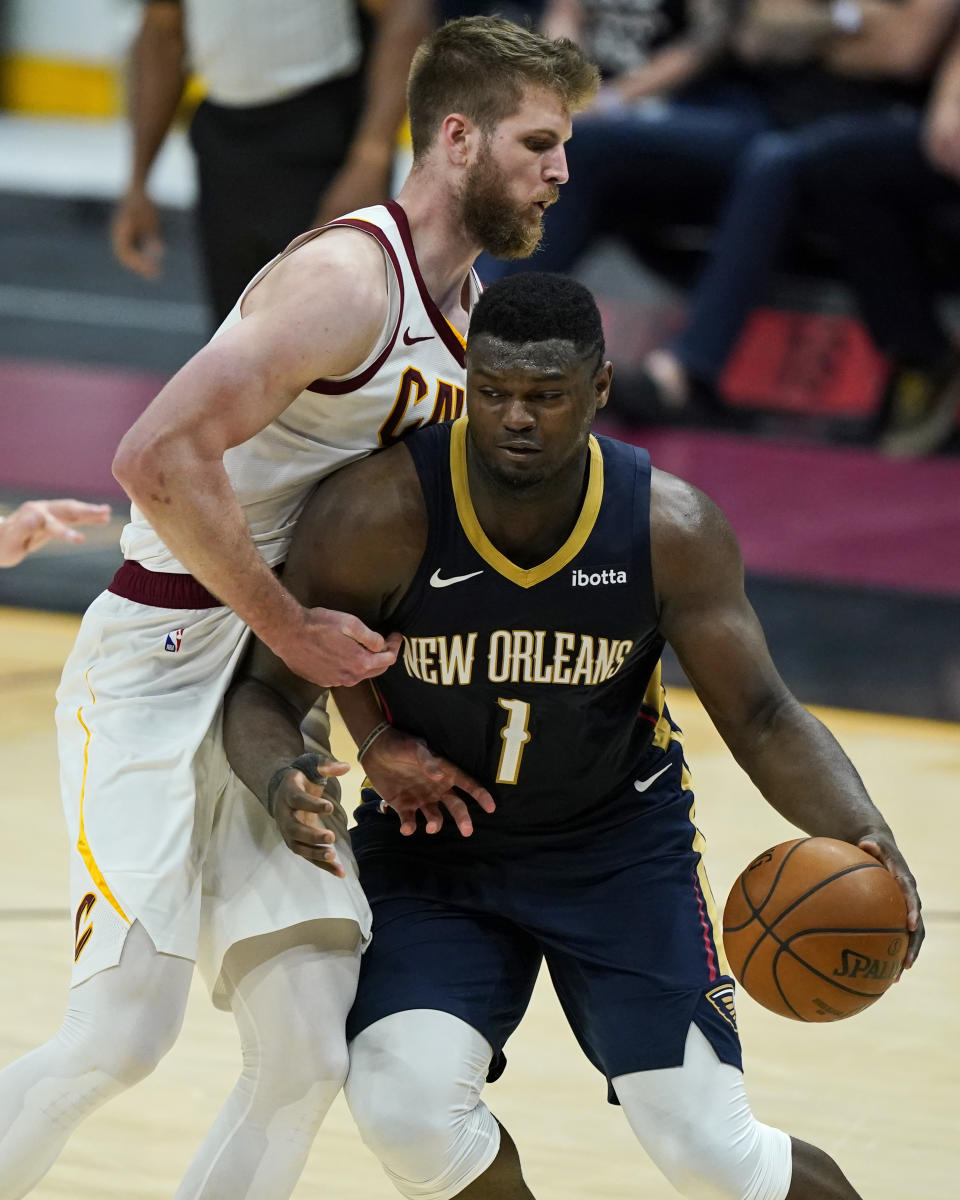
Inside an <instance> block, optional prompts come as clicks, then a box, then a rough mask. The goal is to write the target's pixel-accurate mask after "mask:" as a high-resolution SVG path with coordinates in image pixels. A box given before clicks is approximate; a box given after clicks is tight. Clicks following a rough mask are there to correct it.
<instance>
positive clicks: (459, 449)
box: [450, 417, 603, 588]
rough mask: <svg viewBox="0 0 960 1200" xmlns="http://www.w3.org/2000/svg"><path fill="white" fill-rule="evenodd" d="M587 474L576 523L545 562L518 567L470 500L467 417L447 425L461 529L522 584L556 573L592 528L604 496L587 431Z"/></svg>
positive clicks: (599, 459) (594, 444)
mask: <svg viewBox="0 0 960 1200" xmlns="http://www.w3.org/2000/svg"><path fill="white" fill-rule="evenodd" d="M589 451H590V477H589V479H588V481H587V494H586V495H585V496H584V498H583V507H582V508H581V510H580V516H579V517H577V523H576V525H574V527H573V530H572V531H571V533H570V536H569V537H568V538H567V540H566V541H565V542H564V543H563V545H562V546H561V547H560V549H559V550H557V552H556V553H555V554H552V555H551V556H550V557H549V558H548V559H547V560H546V562H542V563H540V564H539V565H538V566H536V567H529V568H524V567H518V566H517V565H516V563H513V562H511V561H510V559H509V558H507V556H506V555H505V554H501V553H500V551H499V550H498V549H497V548H496V546H495V545H494V544H493V542H491V541H490V539H489V538H488V537H487V535H486V533H484V531H483V527H482V526H481V524H480V522H479V520H478V519H477V514H476V510H475V509H474V507H473V500H472V499H471V496H470V482H469V479H468V477H467V418H466V417H461V418H460V419H459V420H457V421H454V422H453V425H452V426H451V427H450V478H451V480H452V481H453V498H454V502H455V503H456V506H457V516H458V517H459V518H460V524H461V526H462V527H463V532H464V533H465V534H466V535H467V539H468V540H469V542H470V545H471V546H473V548H474V550H476V552H477V553H478V554H479V555H480V557H481V558H482V559H483V560H484V562H486V563H488V564H489V565H490V566H491V567H493V569H494V570H495V571H497V572H499V574H501V575H503V576H504V578H505V579H509V580H510V582H511V583H515V584H517V585H518V586H519V587H522V588H529V587H533V586H534V584H537V583H542V582H543V581H544V580H545V579H549V578H550V576H551V575H556V573H557V572H558V571H561V570H563V568H564V567H565V566H566V565H567V563H569V562H571V561H572V560H573V559H574V558H576V556H577V555H578V554H579V553H580V551H581V550H582V549H583V547H584V546H585V545H586V542H587V538H588V537H589V536H590V534H591V533H592V532H593V527H594V525H595V524H596V522H597V515H598V513H599V512H600V502H601V501H602V499H603V454H602V453H601V450H600V443H599V442H598V441H597V439H596V438H595V437H594V436H593V435H592V434H591V435H590V444H589Z"/></svg>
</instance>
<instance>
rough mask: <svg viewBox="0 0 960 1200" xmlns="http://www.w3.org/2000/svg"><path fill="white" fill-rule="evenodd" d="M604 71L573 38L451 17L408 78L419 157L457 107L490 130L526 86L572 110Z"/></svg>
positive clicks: (493, 20) (496, 20)
mask: <svg viewBox="0 0 960 1200" xmlns="http://www.w3.org/2000/svg"><path fill="white" fill-rule="evenodd" d="M599 82H600V76H599V73H598V71H597V68H596V67H595V66H594V65H593V63H591V62H590V61H589V60H588V59H587V58H586V57H585V56H584V54H583V52H582V51H581V50H580V48H579V47H578V46H576V45H575V44H574V43H573V42H571V41H570V39H569V38H556V39H554V40H551V39H550V38H546V37H543V36H542V34H539V33H536V32H534V31H533V30H532V29H525V28H523V27H522V26H520V25H515V24H514V23H513V22H512V21H507V20H504V19H503V18H502V17H461V18H459V19H458V20H456V21H448V22H447V23H446V24H445V25H442V26H441V27H440V28H439V29H438V30H437V31H436V32H435V33H434V34H432V35H431V36H430V37H428V38H426V39H425V40H424V41H423V42H421V43H420V45H419V46H418V47H417V51H416V53H415V54H414V56H413V62H412V63H411V65H410V76H409V79H408V81H407V107H408V110H409V113H410V133H411V137H412V140H413V157H414V159H418V158H420V157H421V155H423V154H424V152H425V151H426V150H427V149H428V148H429V146H430V144H431V143H432V142H433V139H434V137H435V136H436V133H437V130H438V129H439V128H440V124H441V122H442V121H443V119H444V117H446V116H447V115H448V114H449V113H451V112H459V113H463V115H464V116H466V117H469V118H470V120H471V121H474V122H475V123H476V124H477V125H478V126H479V127H480V128H481V129H482V130H483V131H484V132H485V133H489V132H490V131H491V130H492V129H493V128H494V127H495V126H496V125H497V124H498V123H499V122H500V121H502V120H503V119H504V118H505V117H508V116H510V115H511V114H512V113H515V112H516V111H517V109H518V108H519V107H520V103H521V99H522V96H523V91H524V88H526V87H539V88H544V89H546V90H547V91H550V92H553V93H555V94H556V95H557V96H558V97H559V99H560V100H561V101H562V102H563V104H564V106H565V107H566V108H567V109H568V110H569V111H570V112H576V111H577V110H578V109H580V108H584V107H585V106H586V105H587V104H589V103H590V101H591V100H592V99H593V96H594V94H595V93H596V90H597V87H598V85H599Z"/></svg>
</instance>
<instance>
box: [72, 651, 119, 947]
mask: <svg viewBox="0 0 960 1200" xmlns="http://www.w3.org/2000/svg"><path fill="white" fill-rule="evenodd" d="M89 675H90V672H89V671H87V673H86V675H84V677H83V680H84V683H86V685H87V691H89V693H90V700H91V703H93V704H96V702H97V698H96V696H95V695H94V694H93V688H92V687H91V686H90V680H89V678H88V677H89ZM77 720H78V721H79V722H80V726H81V728H82V729H83V732H84V733H85V734H86V735H87V736H86V740H85V741H84V743H83V777H82V778H81V780H80V836H79V837H78V838H77V849H78V850H79V851H80V857H81V858H82V859H83V861H84V862H85V863H86V865H87V870H88V871H89V872H90V878H91V879H92V880H93V882H94V883H95V884H96V885H97V887H98V888H99V889H100V894H101V895H103V896H106V898H107V899H108V900H109V901H110V903H111V905H112V906H113V907H114V908H115V909H116V910H117V912H118V913H119V914H120V917H121V919H122V920H124V921H126V922H127V924H128V925H129V924H130V918H129V917H128V916H127V914H126V913H125V912H124V911H123V909H122V908H121V907H120V905H119V904H118V903H117V899H116V897H115V896H114V894H113V892H111V891H110V888H109V886H108V884H107V881H106V879H104V877H103V872H102V871H101V870H100V868H99V867H98V866H97V860H96V859H95V858H94V857H93V851H92V850H91V849H90V843H89V842H88V841H87V831H86V828H85V826H84V824H83V803H84V800H85V799H86V794H87V765H88V763H89V760H90V729H89V727H88V726H87V725H86V723H85V722H84V719H83V705H81V706H80V707H79V708H78V709H77Z"/></svg>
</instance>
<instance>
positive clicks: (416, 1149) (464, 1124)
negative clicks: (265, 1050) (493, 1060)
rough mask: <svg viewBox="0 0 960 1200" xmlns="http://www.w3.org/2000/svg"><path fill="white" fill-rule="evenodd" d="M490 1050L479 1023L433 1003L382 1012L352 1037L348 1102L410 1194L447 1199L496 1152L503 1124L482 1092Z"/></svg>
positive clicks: (421, 1199)
mask: <svg viewBox="0 0 960 1200" xmlns="http://www.w3.org/2000/svg"><path fill="white" fill-rule="evenodd" d="M490 1056H491V1050H490V1046H489V1044H488V1043H487V1042H486V1041H485V1040H484V1039H483V1038H482V1037H481V1036H480V1034H479V1033H477V1031H476V1030H475V1029H473V1028H471V1026H469V1025H467V1024H466V1022H464V1021H461V1020H460V1019H459V1018H457V1017H453V1016H451V1015H450V1014H449V1013H444V1012H437V1011H434V1010H432V1009H411V1010H409V1011H407V1012H400V1013H394V1014H393V1015H392V1016H389V1017H384V1018H383V1020H381V1021H377V1022H375V1023H374V1024H373V1025H371V1026H370V1027H369V1028H368V1029H365V1030H364V1031H363V1032H362V1033H361V1034H359V1035H358V1036H357V1037H356V1038H354V1040H353V1042H352V1043H351V1045H350V1074H349V1075H348V1077H347V1083H346V1096H347V1103H348V1104H349V1105H350V1111H351V1112H352V1113H353V1118H354V1120H355V1121H356V1123H357V1126H358V1128H359V1129H360V1134H361V1136H362V1137H363V1140H364V1142H365V1143H366V1145H367V1146H368V1147H369V1148H370V1149H371V1150H372V1151H373V1153H374V1154H375V1155H376V1156H377V1158H379V1160H380V1162H381V1164H382V1166H383V1169H384V1171H386V1173H387V1175H388V1176H389V1178H390V1180H391V1181H392V1182H393V1184H394V1186H395V1187H396V1189H397V1190H398V1191H399V1192H400V1193H402V1195H404V1196H406V1197H408V1200H449V1198H450V1197H452V1196H456V1195H458V1194H459V1193H460V1192H462V1191H463V1190H464V1188H466V1187H468V1186H469V1184H471V1183H472V1182H473V1181H474V1180H475V1179H476V1178H477V1177H478V1176H480V1175H482V1174H483V1172H484V1171H485V1170H486V1169H487V1168H488V1167H489V1166H490V1164H491V1163H492V1162H493V1160H494V1159H495V1158H496V1156H497V1151H498V1150H499V1149H500V1127H499V1125H498V1124H497V1122H496V1121H495V1119H494V1118H493V1116H492V1114H491V1113H490V1111H489V1109H488V1108H487V1106H486V1105H485V1104H483V1103H482V1101H481V1100H480V1091H481V1089H482V1088H483V1084H484V1081H485V1080H486V1076H487V1068H488V1066H489V1063H490Z"/></svg>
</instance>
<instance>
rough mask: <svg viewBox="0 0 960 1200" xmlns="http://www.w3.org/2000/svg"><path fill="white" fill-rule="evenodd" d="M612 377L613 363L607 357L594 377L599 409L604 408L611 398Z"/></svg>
mask: <svg viewBox="0 0 960 1200" xmlns="http://www.w3.org/2000/svg"><path fill="white" fill-rule="evenodd" d="M612 379H613V363H612V362H610V360H609V359H607V361H606V362H605V363H603V364H602V365H601V366H599V367H597V373H596V375H594V377H593V390H594V396H595V397H596V403H597V408H598V409H601V408H604V407H605V406H606V403H607V401H608V400H609V399H610V383H611V381H612Z"/></svg>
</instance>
